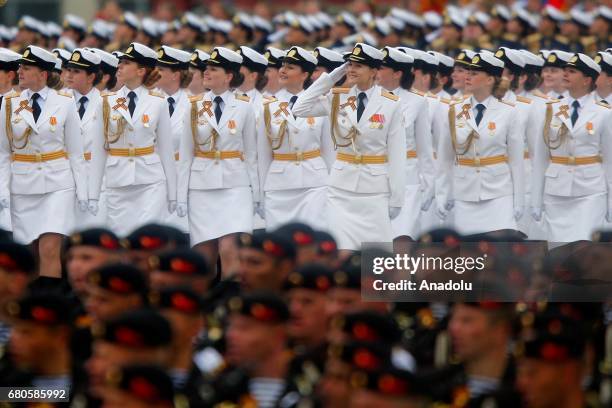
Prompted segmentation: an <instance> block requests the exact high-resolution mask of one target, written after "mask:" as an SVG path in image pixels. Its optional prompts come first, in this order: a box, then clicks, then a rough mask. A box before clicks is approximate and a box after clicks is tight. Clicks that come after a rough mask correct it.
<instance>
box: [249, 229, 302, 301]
mask: <svg viewBox="0 0 612 408" xmlns="http://www.w3.org/2000/svg"><path fill="white" fill-rule="evenodd" d="M238 248H239V249H238V258H239V260H240V267H239V269H238V275H237V277H238V281H239V282H240V286H241V288H242V290H243V291H253V290H271V291H280V290H281V289H282V287H283V284H284V282H285V279H287V276H288V275H289V272H291V271H292V270H293V268H294V266H295V257H296V251H295V246H294V244H293V243H292V242H291V241H290V240H289V239H287V238H285V237H284V236H282V235H279V234H277V233H269V232H260V233H255V234H253V235H251V234H246V233H243V234H239V235H238Z"/></svg>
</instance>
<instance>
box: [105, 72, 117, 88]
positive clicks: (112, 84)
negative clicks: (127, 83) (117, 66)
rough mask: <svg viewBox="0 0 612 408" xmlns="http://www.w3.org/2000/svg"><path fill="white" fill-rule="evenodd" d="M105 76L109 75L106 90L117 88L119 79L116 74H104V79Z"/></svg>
mask: <svg viewBox="0 0 612 408" xmlns="http://www.w3.org/2000/svg"><path fill="white" fill-rule="evenodd" d="M104 75H108V81H107V82H106V85H104V88H106V89H108V90H109V91H110V90H111V89H113V88H114V87H115V86H117V77H116V76H115V75H114V74H113V75H111V74H102V77H104Z"/></svg>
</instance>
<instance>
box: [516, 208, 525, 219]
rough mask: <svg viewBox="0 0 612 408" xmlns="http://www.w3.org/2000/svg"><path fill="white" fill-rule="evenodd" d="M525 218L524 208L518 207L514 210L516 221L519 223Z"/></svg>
mask: <svg viewBox="0 0 612 408" xmlns="http://www.w3.org/2000/svg"><path fill="white" fill-rule="evenodd" d="M522 216H523V207H518V208H515V209H514V220H515V221H518V220H520V219H521V217H522Z"/></svg>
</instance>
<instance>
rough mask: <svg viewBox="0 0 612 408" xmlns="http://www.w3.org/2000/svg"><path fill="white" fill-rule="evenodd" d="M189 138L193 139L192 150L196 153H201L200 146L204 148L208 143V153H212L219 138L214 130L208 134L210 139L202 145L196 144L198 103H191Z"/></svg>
mask: <svg viewBox="0 0 612 408" xmlns="http://www.w3.org/2000/svg"><path fill="white" fill-rule="evenodd" d="M190 116H191V137H192V139H193V146H194V149H195V150H196V152H197V151H202V150H201V149H200V146H204V145H205V144H207V143H210V151H214V150H215V149H216V146H217V138H218V137H219V133H217V131H216V130H215V129H213V130H212V131H211V132H210V137H209V138H208V139H207V140H206V141H204V142H203V143H200V142H198V116H199V112H198V101H197V100H195V101H191V115H190Z"/></svg>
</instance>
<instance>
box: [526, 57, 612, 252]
mask: <svg viewBox="0 0 612 408" xmlns="http://www.w3.org/2000/svg"><path fill="white" fill-rule="evenodd" d="M564 69H565V82H566V84H567V89H568V91H569V96H568V97H567V98H564V99H562V100H558V99H554V100H551V101H549V102H547V104H546V105H547V106H546V118H545V122H544V132H543V138H542V139H539V140H538V143H537V144H536V147H535V149H536V151H535V162H534V184H533V193H532V200H533V208H534V211H533V216H534V218H535V219H536V220H537V219H539V218H540V217H541V216H542V212H544V220H545V221H546V224H547V228H548V240H549V241H551V242H571V241H577V240H586V239H590V238H591V234H592V232H593V231H594V230H596V229H598V228H601V227H602V225H603V222H604V219H608V221H609V220H610V219H612V194H610V191H611V188H610V187H611V183H612V126H610V124H611V123H612V111H611V110H610V107H608V106H606V105H605V104H602V103H598V102H595V101H594V100H593V96H592V95H591V92H592V91H593V89H594V86H595V79H596V78H597V76H598V75H599V73H600V72H601V68H600V67H599V65H597V63H595V61H593V60H592V59H591V58H590V57H588V56H586V55H584V54H575V55H574V56H573V57H572V58H571V59H570V61H569V62H568V63H567V64H566V66H565V68H564ZM538 169H542V170H543V173H540V174H537V173H536V170H538Z"/></svg>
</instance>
